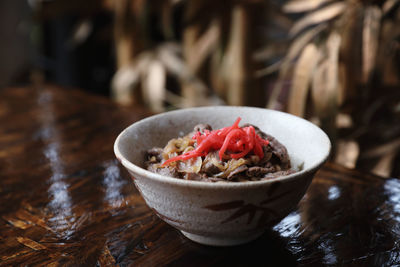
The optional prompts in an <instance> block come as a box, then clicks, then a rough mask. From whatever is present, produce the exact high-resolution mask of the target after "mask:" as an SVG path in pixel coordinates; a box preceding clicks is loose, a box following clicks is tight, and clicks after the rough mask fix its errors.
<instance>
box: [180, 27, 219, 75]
mask: <svg viewBox="0 0 400 267" xmlns="http://www.w3.org/2000/svg"><path fill="white" fill-rule="evenodd" d="M219 35H220V32H219V26H218V24H217V23H216V22H214V23H211V26H210V27H209V28H208V30H207V31H206V32H205V33H204V34H203V35H202V36H201V37H200V38H198V39H197V41H196V42H195V43H194V44H193V47H192V48H191V52H192V53H190V56H189V57H187V64H188V65H189V67H190V68H191V70H192V72H193V73H197V71H198V70H199V68H200V67H201V65H202V64H203V63H204V61H205V60H206V59H207V58H208V57H209V56H210V54H211V52H212V51H213V50H214V49H215V47H216V45H217V43H218V39H219Z"/></svg>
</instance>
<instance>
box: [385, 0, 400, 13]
mask: <svg viewBox="0 0 400 267" xmlns="http://www.w3.org/2000/svg"><path fill="white" fill-rule="evenodd" d="M399 3H400V1H399V0H386V1H385V3H384V4H383V6H382V13H383V15H386V14H387V13H389V12H390V11H392V9H393V7H395V6H396V5H397V4H399Z"/></svg>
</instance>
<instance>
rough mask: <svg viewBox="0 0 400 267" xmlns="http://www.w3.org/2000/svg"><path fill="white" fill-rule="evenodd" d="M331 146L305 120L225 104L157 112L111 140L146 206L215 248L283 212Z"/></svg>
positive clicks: (254, 232) (253, 232)
mask: <svg viewBox="0 0 400 267" xmlns="http://www.w3.org/2000/svg"><path fill="white" fill-rule="evenodd" d="M330 148H331V144H330V141H329V138H328V137H327V136H326V134H325V133H324V132H323V131H322V130H321V129H319V128H318V127H317V126H315V125H314V124H312V123H310V122H308V121H306V120H304V119H301V118H299V117H296V116H293V115H290V114H287V113H283V112H279V111H273V110H268V109H261V108H252V107H231V106H217V107H200V108H190V109H181V110H177V111H171V112H166V113H162V114H159V115H155V116H152V117H149V118H146V119H144V120H141V121H139V122H136V123H134V124H132V125H131V126H129V127H128V128H126V129H125V130H124V131H122V132H121V134H120V135H119V136H118V137H117V139H116V141H115V144H114V152H115V154H116V157H117V158H118V159H119V160H120V162H121V163H122V165H123V166H124V167H125V168H126V169H127V170H128V172H129V173H130V175H131V176H132V179H133V182H134V184H135V186H136V188H137V189H138V191H139V192H140V194H141V196H142V197H143V199H144V201H145V202H146V204H147V205H148V206H149V207H150V208H151V209H152V210H153V211H154V212H155V213H156V214H157V215H158V216H159V217H160V218H161V219H162V220H164V221H165V222H167V223H168V224H170V225H172V226H173V227H175V228H177V229H178V230H180V231H181V232H182V233H183V234H184V235H185V236H186V237H188V238H189V239H191V240H193V241H195V242H198V243H202V244H206V245H215V246H227V245H237V244H242V243H246V242H248V241H251V240H253V239H255V238H257V237H258V236H260V235H261V234H262V233H263V232H264V231H265V230H266V229H267V228H268V227H271V226H273V225H274V224H275V223H277V222H279V221H280V220H281V219H283V218H284V217H285V216H286V215H287V214H289V213H290V211H292V210H293V209H294V208H295V207H296V205H297V203H298V202H299V201H300V199H301V198H302V197H303V196H304V194H305V192H306V190H307V188H308V186H309V184H310V183H311V181H312V178H313V176H314V174H315V172H316V171H317V170H318V169H319V168H320V167H321V166H322V164H323V163H324V162H325V161H326V160H327V158H328V155H329V152H330Z"/></svg>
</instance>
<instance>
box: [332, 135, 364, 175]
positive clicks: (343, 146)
mask: <svg viewBox="0 0 400 267" xmlns="http://www.w3.org/2000/svg"><path fill="white" fill-rule="evenodd" d="M336 147H337V148H336V156H335V162H336V163H339V164H341V165H343V166H346V167H347V168H355V166H356V163H357V159H358V156H359V154H360V147H359V145H358V143H357V142H356V141H354V140H349V141H347V140H346V141H345V140H341V141H338V142H337V144H336Z"/></svg>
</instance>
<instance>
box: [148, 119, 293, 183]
mask: <svg viewBox="0 0 400 267" xmlns="http://www.w3.org/2000/svg"><path fill="white" fill-rule="evenodd" d="M246 126H250V124H247V125H244V126H242V127H246ZM251 126H253V127H254V129H255V132H256V133H257V134H258V135H259V136H260V137H262V138H263V139H266V140H268V141H269V144H268V145H263V147H262V149H263V154H264V156H263V157H262V158H259V156H257V155H256V154H254V153H253V152H251V153H248V154H247V155H246V156H245V157H242V158H238V159H233V158H229V157H227V158H223V159H222V160H221V159H220V158H219V154H218V152H219V150H218V151H210V152H209V153H208V154H207V155H206V156H197V157H194V158H192V159H190V160H185V161H177V162H174V163H173V164H170V165H168V166H165V167H163V166H161V165H162V163H163V162H164V161H165V160H166V159H168V158H171V157H175V156H177V155H180V154H183V153H185V152H186V151H190V150H193V149H195V148H196V141H194V140H193V139H192V136H193V135H194V134H195V133H197V132H201V133H205V130H208V131H211V130H212V128H211V126H210V125H208V124H198V125H196V126H195V127H194V131H193V132H191V133H189V134H188V135H186V136H184V137H181V138H176V139H172V140H170V141H169V142H168V144H167V145H166V146H165V148H157V147H154V148H152V149H150V150H148V151H147V155H146V159H147V160H146V162H145V167H146V168H147V170H149V171H152V172H155V173H159V174H161V175H166V176H171V177H175V178H180V179H185V180H191V181H207V182H220V181H225V182H242V181H258V180H268V179H273V178H276V177H279V176H284V175H289V174H291V173H294V172H295V171H294V170H292V169H290V168H291V164H290V158H289V155H288V152H287V149H286V147H285V146H284V145H282V144H281V143H280V142H279V141H278V140H276V139H275V138H274V137H272V136H270V135H268V134H266V133H264V132H262V131H261V130H260V129H259V128H258V127H256V126H254V125H251Z"/></svg>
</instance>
